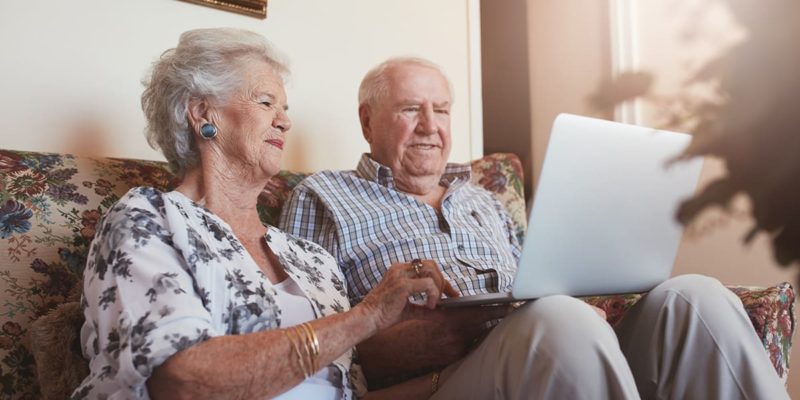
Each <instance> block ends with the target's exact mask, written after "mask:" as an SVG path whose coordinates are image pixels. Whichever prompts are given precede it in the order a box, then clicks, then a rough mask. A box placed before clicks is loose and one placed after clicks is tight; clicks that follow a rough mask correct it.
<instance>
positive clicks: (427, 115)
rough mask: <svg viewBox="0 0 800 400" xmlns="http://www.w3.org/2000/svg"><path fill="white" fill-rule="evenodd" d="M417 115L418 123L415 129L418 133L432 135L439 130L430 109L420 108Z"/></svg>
mask: <svg viewBox="0 0 800 400" xmlns="http://www.w3.org/2000/svg"><path fill="white" fill-rule="evenodd" d="M419 116H420V117H419V123H418V124H417V131H418V132H419V133H422V134H425V135H433V134H435V133H436V132H438V131H439V127H438V126H436V119H435V118H434V115H433V110H432V109H427V108H425V109H423V110H421V111H420V113H419Z"/></svg>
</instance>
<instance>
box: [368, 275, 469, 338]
mask: <svg viewBox="0 0 800 400" xmlns="http://www.w3.org/2000/svg"><path fill="white" fill-rule="evenodd" d="M418 293H425V295H426V298H427V301H426V303H425V307H426V308H428V309H431V310H432V309H434V308H435V307H436V303H437V302H438V301H439V299H440V298H441V295H442V293H444V294H446V295H447V296H449V297H457V296H459V295H460V294H459V293H458V291H457V290H456V289H454V288H453V286H451V285H450V283H449V282H447V280H446V279H445V278H444V275H442V272H441V271H440V270H439V268H438V266H437V265H436V262H435V261H433V260H414V261H412V262H410V263H401V264H400V263H399V264H392V265H391V266H390V267H389V269H388V270H387V271H386V273H385V274H384V275H383V279H381V281H380V283H379V284H378V286H376V287H375V288H374V289H372V291H370V292H369V294H368V295H367V297H365V298H364V300H363V301H362V302H361V303H360V304H359V305H358V306H362V307H363V308H365V309H366V310H367V311H368V315H369V316H370V317H371V318H372V320H373V321H374V323H375V328H376V329H377V330H381V329H386V328H388V327H390V326H392V325H394V324H396V323H398V322H400V321H402V320H403V319H406V318H408V317H409V316H410V314H411V313H413V312H417V311H420V310H419V309H420V308H421V306H417V305H413V304H411V303H409V301H408V298H409V297H410V296H412V295H414V294H418Z"/></svg>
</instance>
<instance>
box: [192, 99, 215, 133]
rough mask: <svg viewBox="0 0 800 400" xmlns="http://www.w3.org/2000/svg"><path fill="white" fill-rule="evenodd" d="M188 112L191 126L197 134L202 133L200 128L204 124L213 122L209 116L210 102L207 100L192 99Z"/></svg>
mask: <svg viewBox="0 0 800 400" xmlns="http://www.w3.org/2000/svg"><path fill="white" fill-rule="evenodd" d="M186 111H187V112H186V118H187V119H188V120H189V126H191V127H192V131H194V132H195V133H198V132H200V126H202V125H203V124H204V123H206V122H211V121H210V119H209V115H208V111H209V110H208V102H206V100H205V99H197V98H193V99H190V100H189V104H188V105H187V107H186Z"/></svg>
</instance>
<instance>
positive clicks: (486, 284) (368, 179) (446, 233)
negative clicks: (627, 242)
mask: <svg viewBox="0 0 800 400" xmlns="http://www.w3.org/2000/svg"><path fill="white" fill-rule="evenodd" d="M470 173H471V169H470V166H469V165H466V164H448V165H447V168H446V170H445V173H444V175H443V176H442V182H441V183H442V185H444V186H445V187H447V191H446V192H445V195H444V199H443V200H442V206H441V214H439V213H437V212H436V210H435V209H434V208H432V207H430V206H429V205H427V204H424V203H422V202H420V201H418V200H416V199H415V198H414V197H412V196H410V195H408V194H406V193H403V192H401V191H399V190H397V189H396V186H395V184H394V179H393V177H392V171H391V170H390V169H389V168H388V167H385V166H383V165H380V164H378V163H377V162H375V161H373V160H372V159H371V158H370V157H369V155H368V154H364V155H363V156H362V157H361V161H360V162H359V164H358V167H357V169H356V170H355V171H341V172H333V171H323V172H319V173H316V174H314V175H312V176H310V177H308V178H306V179H305V180H303V181H302V182H301V183H300V184H298V185H297V187H295V188H294V190H293V191H292V194H291V197H290V198H289V200H288V202H287V204H286V205H285V206H284V207H283V214H282V215H281V219H280V223H279V226H280V228H281V229H283V230H284V231H286V232H289V233H291V234H293V235H296V236H300V237H302V238H305V239H308V240H311V241H314V242H316V243H319V244H320V245H322V247H324V248H326V249H327V250H328V251H329V252H330V253H331V254H332V255H333V256H334V258H336V260H337V262H338V263H339V266H340V268H341V269H342V271H343V272H344V275H345V277H346V279H347V284H348V289H349V296H350V302H351V303H352V304H356V303H358V302H359V301H361V299H363V298H364V296H366V295H367V293H368V292H369V291H370V290H371V289H372V287H373V286H375V285H376V284H377V283H378V282H379V281H380V279H381V277H382V276H383V273H384V272H385V271H386V270H387V268H388V267H389V266H390V265H391V264H394V263H403V262H409V261H411V260H412V259H414V258H421V259H432V260H435V261H436V262H437V263H438V264H439V265H440V266H441V268H442V270H443V272H444V275H445V277H446V278H447V279H448V280H449V281H450V282H451V283H453V284H455V285H456V286H457V287H458V289H459V291H460V292H461V293H462V294H464V295H468V294H480V293H487V292H498V291H510V290H511V285H512V281H513V278H514V272H515V271H516V265H517V261H518V260H519V256H520V245H519V243H518V241H517V238H516V236H515V235H514V230H513V225H512V222H511V219H510V218H509V217H508V215H507V214H506V212H505V210H504V208H503V206H502V205H501V204H500V203H499V202H498V201H497V200H496V199H495V198H494V197H493V196H492V195H491V193H489V192H488V191H486V190H484V189H483V188H480V187H478V186H476V185H473V184H471V183H470V182H469V179H470Z"/></svg>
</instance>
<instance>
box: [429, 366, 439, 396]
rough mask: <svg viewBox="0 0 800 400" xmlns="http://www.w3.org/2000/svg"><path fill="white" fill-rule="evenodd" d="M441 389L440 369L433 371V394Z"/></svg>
mask: <svg viewBox="0 0 800 400" xmlns="http://www.w3.org/2000/svg"><path fill="white" fill-rule="evenodd" d="M437 390H439V371H436V372H434V373H433V376H431V394H434V393H436V391H437Z"/></svg>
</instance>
